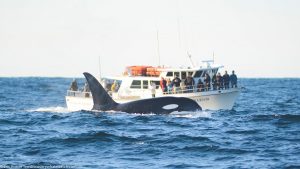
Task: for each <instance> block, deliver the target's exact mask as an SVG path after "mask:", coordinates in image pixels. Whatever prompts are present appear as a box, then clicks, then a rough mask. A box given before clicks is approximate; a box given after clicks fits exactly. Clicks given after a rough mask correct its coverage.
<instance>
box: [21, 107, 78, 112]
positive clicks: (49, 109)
mask: <svg viewBox="0 0 300 169" xmlns="http://www.w3.org/2000/svg"><path fill="white" fill-rule="evenodd" d="M27 112H51V113H70V112H72V111H70V110H68V108H66V107H60V106H56V107H40V108H36V109H29V110H27Z"/></svg>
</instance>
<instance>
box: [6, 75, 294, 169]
mask: <svg viewBox="0 0 300 169" xmlns="http://www.w3.org/2000/svg"><path fill="white" fill-rule="evenodd" d="M71 81H72V79H68V78H31V77H28V78H0V168H300V79H240V82H241V83H242V84H243V86H244V87H245V90H244V91H243V92H242V93H241V95H240V96H239V98H238V100H237V101H236V104H235V106H234V108H233V110H230V111H227V110H226V111H224V110H222V111H201V112H189V113H186V114H173V115H141V114H127V113H123V112H116V113H106V112H89V111H76V112H70V111H68V110H67V108H66V104H65V100H64V96H65V94H66V90H67V89H68V87H69V84H70V82H71ZM80 83H81V86H82V84H83V79H81V80H80Z"/></svg>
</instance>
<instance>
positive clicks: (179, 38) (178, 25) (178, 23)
mask: <svg viewBox="0 0 300 169" xmlns="http://www.w3.org/2000/svg"><path fill="white" fill-rule="evenodd" d="M176 7H177V29H178V44H179V48H181V35H180V19H179V13H180V11H179V2H178V0H177V1H176Z"/></svg>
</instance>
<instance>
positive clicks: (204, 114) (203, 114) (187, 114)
mask: <svg viewBox="0 0 300 169" xmlns="http://www.w3.org/2000/svg"><path fill="white" fill-rule="evenodd" d="M212 113H213V112H212V111H195V112H189V111H182V112H173V113H171V114H170V115H171V116H174V117H182V118H191V119H197V118H211V115H212Z"/></svg>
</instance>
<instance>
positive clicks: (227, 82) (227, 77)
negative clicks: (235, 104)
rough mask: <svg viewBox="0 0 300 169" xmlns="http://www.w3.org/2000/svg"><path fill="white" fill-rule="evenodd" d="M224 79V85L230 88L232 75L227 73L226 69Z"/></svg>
mask: <svg viewBox="0 0 300 169" xmlns="http://www.w3.org/2000/svg"><path fill="white" fill-rule="evenodd" d="M223 81H224V87H225V89H228V88H229V81H230V77H229V75H228V74H227V71H225V74H224V75H223Z"/></svg>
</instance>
